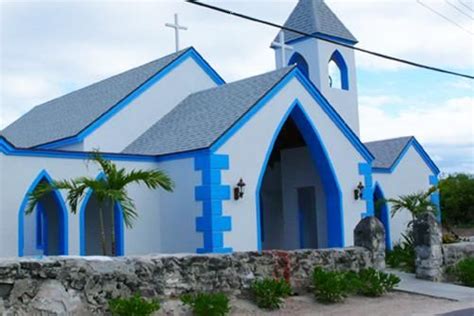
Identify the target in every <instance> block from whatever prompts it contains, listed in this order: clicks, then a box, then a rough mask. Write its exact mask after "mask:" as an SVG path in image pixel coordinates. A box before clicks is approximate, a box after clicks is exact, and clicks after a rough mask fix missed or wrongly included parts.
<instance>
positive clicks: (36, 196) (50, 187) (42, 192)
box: [25, 180, 73, 215]
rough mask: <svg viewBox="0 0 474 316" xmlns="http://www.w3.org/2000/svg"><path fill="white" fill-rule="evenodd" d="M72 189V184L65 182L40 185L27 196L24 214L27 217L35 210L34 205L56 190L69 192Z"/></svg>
mask: <svg viewBox="0 0 474 316" xmlns="http://www.w3.org/2000/svg"><path fill="white" fill-rule="evenodd" d="M72 187H73V185H72V183H71V182H70V181H67V180H60V181H52V182H51V183H49V182H42V183H40V184H39V185H37V186H36V188H35V189H34V190H33V191H32V192H31V193H29V194H28V203H27V205H26V209H25V213H26V214H27V215H28V214H31V213H32V212H33V210H34V209H35V206H36V204H38V203H39V202H40V200H41V199H42V198H43V197H45V196H46V195H48V194H49V193H51V192H53V191H56V190H70V189H71V188H72Z"/></svg>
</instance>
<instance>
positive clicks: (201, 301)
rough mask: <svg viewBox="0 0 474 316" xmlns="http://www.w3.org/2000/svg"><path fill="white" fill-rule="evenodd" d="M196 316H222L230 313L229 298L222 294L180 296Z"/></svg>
mask: <svg viewBox="0 0 474 316" xmlns="http://www.w3.org/2000/svg"><path fill="white" fill-rule="evenodd" d="M181 302H183V304H184V305H188V306H189V307H191V309H192V311H193V314H194V315H196V316H224V315H227V314H228V313H229V312H230V306H229V298H228V297H227V295H225V294H224V293H198V294H194V295H193V294H185V295H183V296H181Z"/></svg>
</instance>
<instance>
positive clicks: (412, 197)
mask: <svg viewBox="0 0 474 316" xmlns="http://www.w3.org/2000/svg"><path fill="white" fill-rule="evenodd" d="M435 191H436V188H435V187H432V188H430V189H429V190H428V191H426V192H417V193H411V194H406V195H400V196H399V197H398V198H397V199H389V200H388V201H389V202H390V203H391V205H392V217H393V216H395V214H397V213H398V212H400V211H402V210H407V211H408V212H410V214H411V216H412V219H413V220H414V219H415V218H417V217H418V216H420V215H421V214H424V213H427V212H431V213H433V214H434V215H437V213H438V210H437V208H436V205H435V204H433V203H432V202H431V200H430V196H431V194H432V193H433V192H435Z"/></svg>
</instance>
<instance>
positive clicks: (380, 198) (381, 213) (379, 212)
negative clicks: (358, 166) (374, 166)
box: [374, 183, 392, 250]
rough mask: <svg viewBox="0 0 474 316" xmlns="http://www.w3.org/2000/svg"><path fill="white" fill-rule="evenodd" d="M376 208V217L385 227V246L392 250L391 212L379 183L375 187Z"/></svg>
mask: <svg viewBox="0 0 474 316" xmlns="http://www.w3.org/2000/svg"><path fill="white" fill-rule="evenodd" d="M374 208H375V217H377V218H378V219H379V220H380V221H381V222H382V224H383V226H384V228H385V247H386V249H387V250H392V239H391V237H390V212H389V208H388V205H387V202H386V201H385V196H384V194H383V191H382V189H381V187H380V185H379V184H378V183H376V184H375V187H374Z"/></svg>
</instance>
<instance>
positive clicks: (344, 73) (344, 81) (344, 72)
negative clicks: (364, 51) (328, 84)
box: [329, 49, 349, 90]
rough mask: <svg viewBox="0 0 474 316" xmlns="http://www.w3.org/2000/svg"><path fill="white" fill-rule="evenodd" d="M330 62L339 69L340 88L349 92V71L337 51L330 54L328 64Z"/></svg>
mask: <svg viewBox="0 0 474 316" xmlns="http://www.w3.org/2000/svg"><path fill="white" fill-rule="evenodd" d="M331 61H334V63H336V65H337V67H338V68H339V71H340V75H341V87H340V88H341V89H343V90H349V69H348V68H347V64H346V61H345V60H344V57H343V56H342V54H341V53H340V52H339V51H338V50H337V49H336V50H335V51H334V52H333V53H332V55H331V58H329V62H331ZM338 88H339V87H338Z"/></svg>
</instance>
